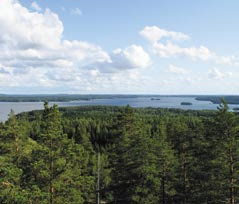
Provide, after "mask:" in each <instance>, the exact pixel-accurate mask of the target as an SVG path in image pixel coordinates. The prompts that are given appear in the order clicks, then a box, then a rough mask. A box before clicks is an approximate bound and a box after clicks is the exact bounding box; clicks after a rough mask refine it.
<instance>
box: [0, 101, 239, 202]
mask: <svg viewBox="0 0 239 204" xmlns="http://www.w3.org/2000/svg"><path fill="white" fill-rule="evenodd" d="M238 143H239V117H238V114H237V113H234V112H230V111H229V109H228V106H227V104H226V102H225V101H224V100H223V101H222V102H221V104H220V105H219V106H218V110H217V111H189V110H188V111H185V110H179V109H159V108H155V109H154V108H141V109H140V108H138V109H133V108H131V107H130V106H126V107H105V106H95V107H87V106H86V107H71V108H60V109H59V108H58V107H57V106H56V105H53V106H52V107H49V105H48V103H45V105H44V110H43V111H31V112H28V113H22V114H19V115H17V116H16V115H15V114H14V112H13V111H11V113H10V114H9V119H8V121H6V122H5V123H0V203H2V204H10V203H11V204H26V203H29V204H30V203H41V204H44V203H50V204H53V203H55V204H61V203H62V204H67V203H69V204H70V203H72V204H74V203H77V204H87V203H89V204H90V203H97V202H98V203H112V204H113V203H117V204H134V203H135V204H159V203H161V204H202V203H208V204H209V203H210V204H224V203H231V204H235V203H238V202H239V185H238V179H239V144H238Z"/></svg>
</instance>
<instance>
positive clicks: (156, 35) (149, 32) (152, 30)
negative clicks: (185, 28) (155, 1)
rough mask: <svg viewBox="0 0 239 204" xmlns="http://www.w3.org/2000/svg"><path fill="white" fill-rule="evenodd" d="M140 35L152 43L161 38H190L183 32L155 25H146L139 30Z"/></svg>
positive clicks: (177, 39)
mask: <svg viewBox="0 0 239 204" xmlns="http://www.w3.org/2000/svg"><path fill="white" fill-rule="evenodd" d="M140 35H142V36H143V37H144V38H146V39H147V40H149V41H150V42H152V43H155V42H158V41H160V40H161V39H162V38H169V39H172V40H176V41H180V40H188V39H190V37H189V36H188V35H186V34H184V33H180V32H174V31H167V30H164V29H161V28H159V27H157V26H146V27H145V28H144V29H143V30H142V31H140Z"/></svg>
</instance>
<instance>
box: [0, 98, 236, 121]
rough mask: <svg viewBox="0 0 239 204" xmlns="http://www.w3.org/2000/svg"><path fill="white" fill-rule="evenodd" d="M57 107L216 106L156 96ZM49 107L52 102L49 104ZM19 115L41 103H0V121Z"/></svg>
mask: <svg viewBox="0 0 239 204" xmlns="http://www.w3.org/2000/svg"><path fill="white" fill-rule="evenodd" d="M182 102H188V103H191V104H192V105H181V103H182ZM54 103H55V104H57V105H58V106H59V107H67V106H86V105H92V106H93V105H106V106H126V105H127V104H129V105H130V106H132V107H135V108H139V107H154V108H180V109H191V110H216V109H217V106H218V104H213V103H212V102H210V101H198V100H196V99H195V97H192V96H182V97H181V96H158V97H135V98H111V99H93V100H80V101H70V102H54ZM49 104H50V105H52V104H53V102H50V103H49ZM229 107H230V109H232V108H235V107H237V108H239V105H229ZM11 109H13V110H14V112H15V113H16V114H17V113H21V112H25V111H31V110H41V109H43V102H0V120H1V121H5V120H7V118H8V114H9V113H10V110H11Z"/></svg>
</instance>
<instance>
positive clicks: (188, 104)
mask: <svg viewBox="0 0 239 204" xmlns="http://www.w3.org/2000/svg"><path fill="white" fill-rule="evenodd" d="M181 105H182V106H191V105H193V104H192V103H191V102H181Z"/></svg>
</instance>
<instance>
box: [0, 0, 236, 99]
mask: <svg viewBox="0 0 239 204" xmlns="http://www.w3.org/2000/svg"><path fill="white" fill-rule="evenodd" d="M238 9H239V1H238V0H230V1H228V0H220V1H218V0H200V1H196V0H195V1H190V0H180V1H178V0H120V1H113V0H49V1H46V0H36V1H32V0H0V33H1V35H0V93H4V94H59V93H67V94H201V95H206V94H226V95H229V94H238V93H239V80H238V79H239V38H238V36H239V26H238V19H239V12H238Z"/></svg>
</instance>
